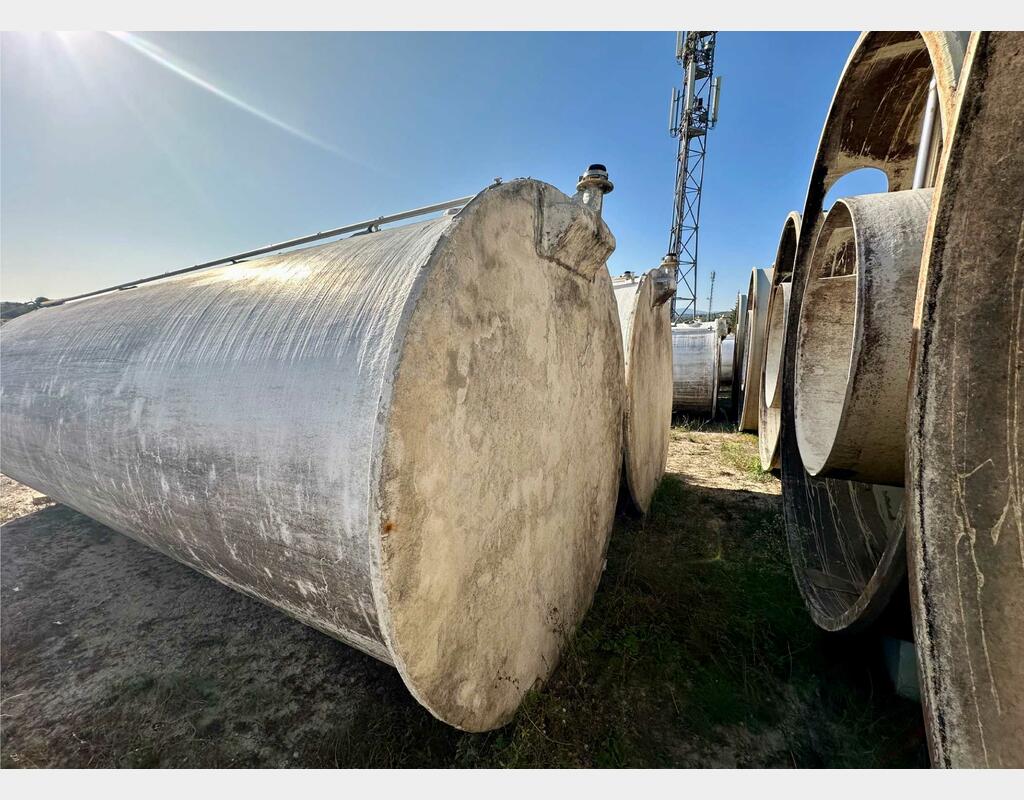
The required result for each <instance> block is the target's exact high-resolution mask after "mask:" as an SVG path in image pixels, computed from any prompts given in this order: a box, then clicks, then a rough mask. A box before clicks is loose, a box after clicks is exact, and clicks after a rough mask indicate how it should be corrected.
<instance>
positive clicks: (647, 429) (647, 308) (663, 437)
mask: <svg viewBox="0 0 1024 800" xmlns="http://www.w3.org/2000/svg"><path fill="white" fill-rule="evenodd" d="M659 277H660V270H657V269H653V270H651V271H650V272H648V273H646V274H644V275H641V276H640V277H639V278H638V277H636V276H635V275H630V276H628V277H623V278H619V279H616V280H614V281H612V285H613V287H614V289H615V300H616V302H617V304H618V307H619V324H620V327H621V329H622V345H623V351H624V353H625V361H626V401H625V417H624V420H623V477H624V479H625V488H626V490H627V492H628V493H629V497H630V500H631V502H632V504H633V505H634V507H635V508H636V510H638V511H639V512H640V513H642V514H646V513H647V511H648V509H650V507H651V498H652V497H653V496H654V490H655V489H657V488H658V483H659V482H660V481H661V478H662V476H663V475H664V474H665V462H666V460H667V458H668V436H669V429H670V428H671V427H672V321H671V317H670V304H669V303H668V302H667V300H668V299H669V297H668V296H667V295H664V294H660V293H659V292H658V290H657V279H658V278H659Z"/></svg>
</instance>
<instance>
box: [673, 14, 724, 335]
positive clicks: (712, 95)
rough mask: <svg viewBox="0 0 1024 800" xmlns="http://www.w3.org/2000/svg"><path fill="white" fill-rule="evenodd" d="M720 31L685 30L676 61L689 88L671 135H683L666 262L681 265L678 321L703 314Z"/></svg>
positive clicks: (679, 97)
mask: <svg viewBox="0 0 1024 800" xmlns="http://www.w3.org/2000/svg"><path fill="white" fill-rule="evenodd" d="M717 33H718V32H717V31H686V32H683V31H680V32H678V33H677V34H676V60H677V61H678V62H679V64H680V65H681V66H682V68H683V91H682V93H680V91H679V89H677V88H675V87H673V89H672V103H671V106H670V108H669V133H670V134H671V135H672V136H675V137H678V138H679V150H678V153H677V155H676V187H675V206H674V209H673V212H672V231H671V234H670V236H669V242H668V255H666V256H665V262H667V263H671V262H675V264H676V281H677V283H678V285H679V289H678V293H677V294H676V296H675V297H674V298H673V299H672V319H673V320H675V319H678V318H680V317H683V318H685V317H687V316H689V317H693V316H695V315H696V314H697V239H698V236H697V234H698V225H699V222H700V193H701V188H702V186H703V184H704V155H705V153H706V152H707V135H708V131H709V130H711V129H712V128H714V127H715V123H716V122H718V101H719V98H720V96H721V93H722V79H721V78H720V77H719V78H715V77H714V66H715V37H716V36H717Z"/></svg>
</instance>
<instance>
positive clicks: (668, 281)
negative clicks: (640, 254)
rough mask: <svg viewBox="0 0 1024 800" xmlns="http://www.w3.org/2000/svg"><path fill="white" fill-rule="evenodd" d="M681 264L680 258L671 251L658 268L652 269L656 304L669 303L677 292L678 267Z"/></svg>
mask: <svg viewBox="0 0 1024 800" xmlns="http://www.w3.org/2000/svg"><path fill="white" fill-rule="evenodd" d="M678 266H679V259H678V258H676V256H675V254H673V253H669V254H668V255H667V256H665V257H664V258H663V259H661V264H660V265H658V268H657V269H656V270H652V271H651V277H652V279H653V280H654V305H656V306H660V305H664V304H665V303H667V302H668V301H669V300H671V299H672V298H673V297H675V294H676V269H677V267H678Z"/></svg>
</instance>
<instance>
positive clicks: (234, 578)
mask: <svg viewBox="0 0 1024 800" xmlns="http://www.w3.org/2000/svg"><path fill="white" fill-rule="evenodd" d="M608 187H610V184H609V183H608V179H607V173H606V172H605V171H604V170H603V169H600V170H596V169H592V170H590V171H588V173H587V174H586V175H584V176H583V178H581V181H580V185H579V187H578V188H579V192H578V194H577V196H576V197H574V198H570V197H567V196H566V195H564V194H562V193H561V192H560V191H558V190H557V189H555V188H554V187H552V186H549V185H547V184H545V183H541V182H539V181H536V180H532V179H522V180H515V181H511V182H508V183H504V184H501V185H495V186H492V187H489V188H487V189H485V190H484V191H482V192H480V193H479V194H477V195H476V196H475V197H474V198H473V199H472V200H471V201H470V202H469V203H468V204H467V205H466V206H465V207H464V208H463V209H462V210H461V211H460V212H459V213H457V214H455V215H453V216H443V217H441V218H438V219H431V220H429V221H426V222H421V223H418V224H411V225H405V226H403V227H397V228H390V229H384V230H381V231H379V232H375V233H371V234H368V235H363V236H355V237H351V238H348V239H344V240H341V241H337V242H333V243H331V244H326V245H322V246H319V247H313V248H308V249H304V250H298V251H292V252H288V253H284V254H280V255H275V256H271V257H267V258H262V259H259V260H255V261H248V262H244V263H238V264H231V265H226V266H223V267H219V268H214V269H208V270H205V271H201V272H194V273H191V274H187V275H184V276H180V277H177V278H173V279H170V280H167V281H161V282H155V283H151V284H148V285H145V286H140V287H139V288H137V289H134V290H132V291H130V292H115V293H110V294H103V295H100V296H96V297H93V298H91V299H88V300H82V301H80V302H72V303H67V304H65V305H61V306H59V307H53V308H44V309H42V310H40V311H36V312H33V313H32V314H28V315H25V316H23V317H21V318H19V319H17V320H15V321H14V322H12V323H11V324H10V325H8V326H5V327H4V343H3V344H4V347H3V365H2V390H0V395H2V397H0V399H2V435H3V443H4V448H3V464H2V468H3V471H4V472H5V473H7V474H8V475H10V476H11V477H13V478H15V479H17V480H19V481H22V482H24V483H26V484H28V485H29V486H32V487H34V488H36V489H38V490H39V491H42V492H45V493H46V494H48V495H50V496H51V497H53V498H55V499H57V500H59V501H60V502H62V503H65V504H66V505H69V506H71V507H72V508H75V509H77V510H78V511H81V512H82V513H85V514H87V515H89V516H91V517H93V518H95V519H97V520H99V521H100V522H102V523H104V524H106V525H109V526H110V527H112V528H114V529H115V530H118V531H120V532H122V533H125V534H127V535H129V536H131V537H133V538H135V539H138V540H139V541H141V542H143V543H145V544H147V545H149V546H151V547H154V548H156V549H158V550H160V551H162V552H164V553H166V554H167V555H170V556H172V557H173V558H176V559H178V560H179V561H182V562H184V563H186V564H188V565H190V566H192V567H194V568H195V569H197V570H199V571H201V572H204V573H206V574H207V575H210V576H211V577H213V578H215V579H217V580H219V581H221V582H222V583H225V584H227V585H229V586H231V587H234V588H235V589H238V590H239V591H242V592H244V593H246V594H249V595H251V596H253V597H256V598H258V599H260V600H262V601H264V602H267V603H269V604H271V605H273V606H275V607H277V608H279V609H281V610H283V611H285V612H286V613H288V614H290V615H292V616H294V617H295V618H297V619H299V620H301V621H302V622H305V623H307V624H309V625H312V626H313V627H315V628H318V629H319V630H321V631H323V632H325V633H327V634H329V635H331V636H334V637H336V638H338V639H341V640H342V641H344V642H347V643H348V644H350V645H352V646H354V647H357V648H359V649H361V650H363V651H365V652H367V653H369V654H371V655H373V656H376V657H377V658H379V659H381V660H383V661H386V662H388V663H390V664H393V665H394V666H395V667H396V668H397V669H398V671H399V672H400V673H401V676H402V678H403V680H404V681H405V683H406V685H407V686H408V687H409V690H410V691H411V692H412V694H413V695H414V696H415V697H416V698H417V700H419V701H420V702H421V703H422V704H423V705H424V706H426V707H427V708H428V709H429V710H430V711H431V712H432V713H433V714H434V715H435V716H437V717H438V718H440V719H442V720H444V721H445V722H447V723H449V724H451V725H454V726H456V727H459V728H462V729H465V730H471V731H480V730H487V729H491V728H494V727H497V726H499V725H501V724H503V723H505V722H506V721H508V719H509V718H510V717H511V716H512V714H513V713H514V711H515V710H516V708H517V706H518V705H519V702H520V700H521V699H522V698H523V696H524V695H525V694H526V693H527V692H528V691H530V690H531V689H532V688H533V687H534V686H536V685H538V684H539V683H540V682H542V681H544V680H545V679H546V678H547V677H548V675H549V674H550V673H551V671H552V670H553V669H554V667H555V665H556V664H557V663H558V660H559V653H560V651H561V648H562V646H563V644H564V643H565V641H566V639H567V638H568V637H569V636H571V635H572V632H573V630H574V628H575V626H576V624H577V623H578V621H579V620H580V618H581V617H582V616H583V614H584V613H585V612H586V610H587V608H588V607H589V606H590V603H591V600H592V598H593V594H594V590H595V588H596V586H597V583H598V579H599V577H600V575H601V571H602V566H603V563H604V556H605V550H606V546H607V542H608V536H609V533H610V531H611V526H612V521H613V517H614V513H615V504H616V500H617V496H618V488H619V477H620V473H621V469H622V414H623V404H622V381H623V355H622V342H621V338H620V334H619V327H618V321H617V312H616V306H615V299H614V295H613V293H612V289H611V279H610V277H609V275H608V272H607V269H606V268H605V261H606V259H607V257H608V255H609V254H610V253H611V252H612V250H613V249H614V246H615V240H614V238H613V236H612V234H611V232H610V231H609V230H608V227H607V226H606V225H605V223H604V222H603V221H602V220H601V216H600V207H601V197H602V194H603V191H604V190H606V188H608ZM41 546H42V543H41Z"/></svg>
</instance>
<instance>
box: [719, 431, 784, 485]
mask: <svg viewBox="0 0 1024 800" xmlns="http://www.w3.org/2000/svg"><path fill="white" fill-rule="evenodd" d="M739 436H740V437H741V438H739V439H738V440H737V439H730V440H726V441H724V442H722V444H721V450H722V462H723V463H725V464H727V465H728V466H730V467H732V468H733V469H735V470H737V471H739V472H741V473H742V474H743V475H744V476H746V477H747V478H750V479H751V480H755V481H758V482H759V483H768V482H769V481H771V480H772V478H773V476H772V474H771V472H770V471H768V470H766V469H762V468H761V457H760V455H759V454H758V452H757V437H756V436H752V435H750V434H746V433H744V434H739Z"/></svg>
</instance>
